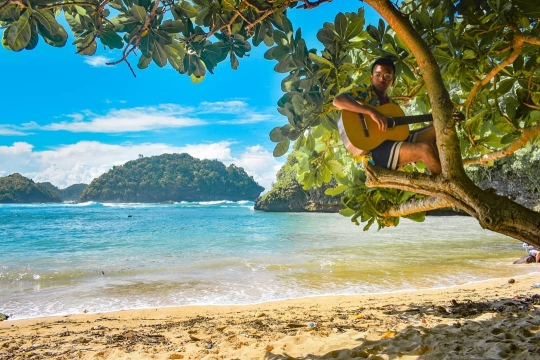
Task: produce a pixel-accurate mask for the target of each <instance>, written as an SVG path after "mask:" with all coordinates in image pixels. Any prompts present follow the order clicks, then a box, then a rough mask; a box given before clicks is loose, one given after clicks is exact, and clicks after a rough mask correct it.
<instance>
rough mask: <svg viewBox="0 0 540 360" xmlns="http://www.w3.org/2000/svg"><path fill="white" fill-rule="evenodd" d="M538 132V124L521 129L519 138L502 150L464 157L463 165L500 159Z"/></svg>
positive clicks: (517, 148)
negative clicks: (474, 156)
mask: <svg viewBox="0 0 540 360" xmlns="http://www.w3.org/2000/svg"><path fill="white" fill-rule="evenodd" d="M538 134H540V124H537V125H536V126H533V127H530V128H525V129H521V136H520V137H519V139H517V140H516V141H514V142H513V143H512V144H510V145H508V146H507V147H505V148H504V149H502V150H499V151H494V152H492V153H489V154H485V155H483V156H481V157H477V158H471V159H465V160H463V165H474V164H487V163H488V162H490V161H494V160H498V159H502V158H503V157H506V156H508V155H510V154H513V153H514V152H516V151H517V150H519V149H521V148H522V147H523V145H525V144H526V143H527V142H528V141H529V140H531V139H532V138H533V137H534V136H536V135H538Z"/></svg>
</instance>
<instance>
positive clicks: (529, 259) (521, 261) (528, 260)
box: [513, 255, 536, 264]
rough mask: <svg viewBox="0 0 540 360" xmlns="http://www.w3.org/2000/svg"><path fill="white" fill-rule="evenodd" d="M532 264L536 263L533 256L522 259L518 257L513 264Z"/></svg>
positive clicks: (525, 256) (524, 256)
mask: <svg viewBox="0 0 540 360" xmlns="http://www.w3.org/2000/svg"><path fill="white" fill-rule="evenodd" d="M534 262H536V259H535V258H534V256H530V255H523V256H522V257H520V258H519V259H517V260H516V261H514V262H513V263H514V264H530V263H534Z"/></svg>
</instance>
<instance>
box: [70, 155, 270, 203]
mask: <svg viewBox="0 0 540 360" xmlns="http://www.w3.org/2000/svg"><path fill="white" fill-rule="evenodd" d="M263 190H264V188H263V187H262V186H260V185H259V184H257V183H256V182H255V180H253V177H251V176H249V175H248V174H247V173H246V172H245V171H244V169H242V168H240V167H237V166H235V165H234V164H232V165H230V166H228V167H226V166H225V165H224V164H223V163H222V162H220V161H217V160H199V159H196V158H193V157H192V156H190V155H188V154H163V155H159V156H151V157H140V158H139V159H137V160H132V161H128V162H127V163H125V164H124V165H122V166H114V167H113V168H112V169H111V170H109V171H108V172H107V173H105V174H103V175H101V176H100V177H98V178H97V179H94V180H93V181H92V182H91V183H90V185H88V187H86V189H84V191H83V192H82V194H81V197H80V199H79V200H80V201H81V202H84V201H98V202H143V203H160V202H179V201H216V200H231V201H239V200H252V201H253V200H255V199H256V198H257V197H258V196H259V195H260V194H261V192H262V191H263Z"/></svg>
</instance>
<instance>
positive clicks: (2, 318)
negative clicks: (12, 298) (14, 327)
mask: <svg viewBox="0 0 540 360" xmlns="http://www.w3.org/2000/svg"><path fill="white" fill-rule="evenodd" d="M7 319H9V315H6V314H2V313H0V321H4V320H7Z"/></svg>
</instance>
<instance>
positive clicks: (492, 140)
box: [477, 134, 502, 149]
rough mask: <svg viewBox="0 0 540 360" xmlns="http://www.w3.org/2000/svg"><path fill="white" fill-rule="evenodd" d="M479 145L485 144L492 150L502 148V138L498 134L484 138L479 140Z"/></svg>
mask: <svg viewBox="0 0 540 360" xmlns="http://www.w3.org/2000/svg"><path fill="white" fill-rule="evenodd" d="M477 142H478V143H479V144H483V145H486V146H489V147H492V148H497V149H498V148H500V147H501V145H502V144H501V138H500V137H499V136H498V135H497V134H489V135H488V136H486V137H483V138H481V139H479V140H477Z"/></svg>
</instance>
